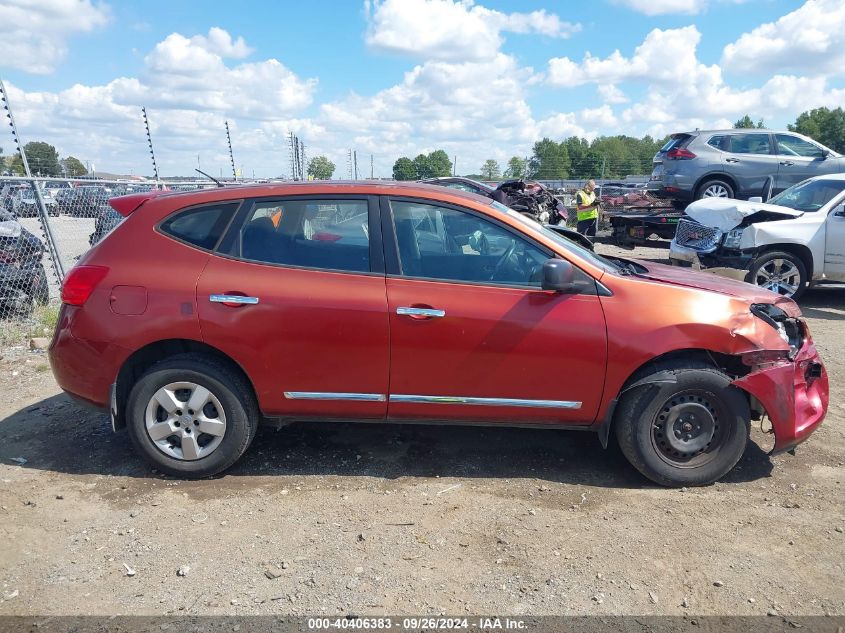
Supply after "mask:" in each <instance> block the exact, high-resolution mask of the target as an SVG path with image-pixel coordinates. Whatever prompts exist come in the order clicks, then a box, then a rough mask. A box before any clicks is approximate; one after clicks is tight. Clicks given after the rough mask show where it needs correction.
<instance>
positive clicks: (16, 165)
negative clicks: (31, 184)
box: [7, 154, 26, 176]
mask: <svg viewBox="0 0 845 633" xmlns="http://www.w3.org/2000/svg"><path fill="white" fill-rule="evenodd" d="M7 165H8V167H7V169H8V170H9V171H10V172H12V175H13V176H25V175H26V171H25V170H24V168H23V161H22V160H21V155H20V154H15V155H14V156H12V158H11V160H9V161H8V163H7Z"/></svg>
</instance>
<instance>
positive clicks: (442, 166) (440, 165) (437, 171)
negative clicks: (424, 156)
mask: <svg viewBox="0 0 845 633" xmlns="http://www.w3.org/2000/svg"><path fill="white" fill-rule="evenodd" d="M428 167H429V170H430V172H431V176H427V177H428V178H435V177H439V176H451V175H452V161H451V160H449V154H447V153H446V152H445V151H443V150H442V149H436V150H434V151H433V152H431V154H429V155H428ZM424 177H426V176H420V178H424Z"/></svg>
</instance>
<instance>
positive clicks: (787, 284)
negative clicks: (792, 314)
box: [745, 251, 808, 299]
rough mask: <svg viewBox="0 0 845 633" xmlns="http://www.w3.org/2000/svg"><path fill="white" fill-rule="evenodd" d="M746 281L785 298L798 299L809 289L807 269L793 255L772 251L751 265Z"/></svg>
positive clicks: (798, 258)
mask: <svg viewBox="0 0 845 633" xmlns="http://www.w3.org/2000/svg"><path fill="white" fill-rule="evenodd" d="M745 280H746V281H747V282H749V283H752V284H754V285H755V286H760V287H761V288H765V289H766V290H771V291H772V292H776V293H778V294H779V295H783V296H784V297H789V298H790V299H798V298H799V297H800V296H801V295H802V294H804V291H805V290H806V289H807V282H808V279H807V267H806V266H805V265H804V262H803V261H802V260H801V258H800V257H798V256H797V255H795V254H793V253H787V252H784V251H771V252H768V253H763V254H762V255H761V256H760V257H758V258H757V259H755V260H754V261H753V262H752V263H751V270H750V271H749V273H748V276H747V277H746V278H745Z"/></svg>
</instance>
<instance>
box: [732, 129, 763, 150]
mask: <svg viewBox="0 0 845 633" xmlns="http://www.w3.org/2000/svg"><path fill="white" fill-rule="evenodd" d="M771 146H772V144H771V138H770V137H769V135H768V134H759V133H756V134H734V135H732V136H731V145H730V150H729V151H730V152H731V153H732V154H771V153H772V152H771Z"/></svg>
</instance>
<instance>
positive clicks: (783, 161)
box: [780, 160, 795, 167]
mask: <svg viewBox="0 0 845 633" xmlns="http://www.w3.org/2000/svg"><path fill="white" fill-rule="evenodd" d="M780 164H781V165H786V166H787V167H792V166H793V165H794V164H795V163H793V162H792V161H791V160H782V161H780Z"/></svg>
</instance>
